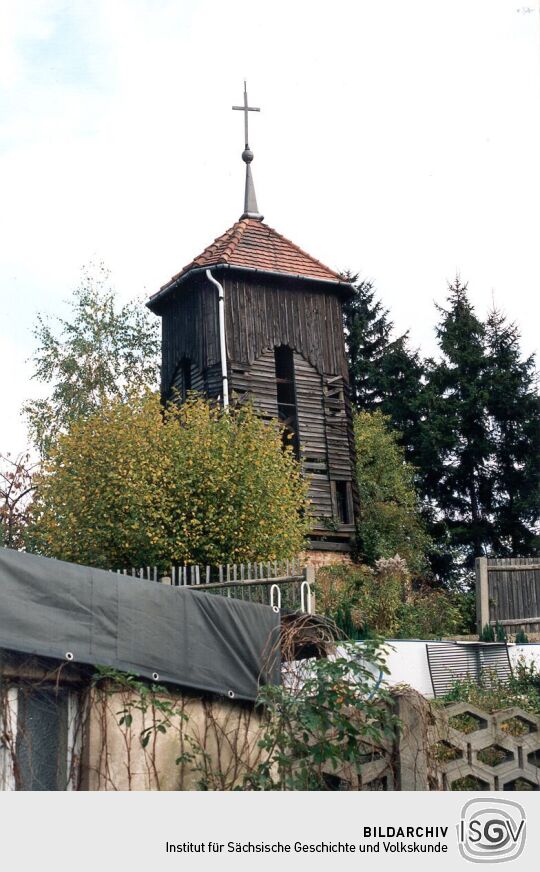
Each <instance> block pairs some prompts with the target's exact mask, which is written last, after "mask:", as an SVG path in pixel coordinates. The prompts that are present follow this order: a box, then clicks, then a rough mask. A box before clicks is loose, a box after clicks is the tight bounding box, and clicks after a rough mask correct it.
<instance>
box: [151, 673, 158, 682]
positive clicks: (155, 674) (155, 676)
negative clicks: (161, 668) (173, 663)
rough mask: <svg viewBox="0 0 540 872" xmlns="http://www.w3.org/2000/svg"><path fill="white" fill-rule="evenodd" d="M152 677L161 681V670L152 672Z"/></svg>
mask: <svg viewBox="0 0 540 872" xmlns="http://www.w3.org/2000/svg"><path fill="white" fill-rule="evenodd" d="M152 678H153V679H154V681H159V672H152Z"/></svg>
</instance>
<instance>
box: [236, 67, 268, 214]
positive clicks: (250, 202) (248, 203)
mask: <svg viewBox="0 0 540 872" xmlns="http://www.w3.org/2000/svg"><path fill="white" fill-rule="evenodd" d="M232 108H233V109H238V110H240V111H241V112H243V113H244V134H245V136H244V139H245V148H244V151H243V152H242V160H243V161H244V163H245V165H246V190H245V193H244V212H243V214H242V215H241V216H240V219H242V218H257V219H258V220H259V221H262V220H263V217H264V216H263V215H261V213H260V212H259V208H258V206H257V197H256V196H255V185H254V184H253V176H252V175H251V166H250V164H251V161H252V160H253V152H252V151H251V149H250V147H249V136H248V112H260V111H261V110H260V109H259V108H258V107H256V106H249V105H248V95H247V86H246V82H245V81H244V105H243V106H233V107H232Z"/></svg>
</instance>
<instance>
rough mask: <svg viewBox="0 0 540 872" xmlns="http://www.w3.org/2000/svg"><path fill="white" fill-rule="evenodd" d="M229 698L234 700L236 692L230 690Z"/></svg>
mask: <svg viewBox="0 0 540 872" xmlns="http://www.w3.org/2000/svg"><path fill="white" fill-rule="evenodd" d="M227 696H228V697H229V699H234V690H229V691H228V692H227Z"/></svg>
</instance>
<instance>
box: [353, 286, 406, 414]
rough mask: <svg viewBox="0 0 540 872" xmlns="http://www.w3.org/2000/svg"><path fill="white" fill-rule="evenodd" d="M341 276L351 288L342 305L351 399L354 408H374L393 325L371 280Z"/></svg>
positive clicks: (370, 409)
mask: <svg viewBox="0 0 540 872" xmlns="http://www.w3.org/2000/svg"><path fill="white" fill-rule="evenodd" d="M344 278H345V279H346V280H347V281H349V282H351V283H352V284H353V285H354V289H355V290H354V295H353V296H352V297H351V298H350V299H349V300H347V301H346V302H345V304H344V307H343V317H344V327H345V341H346V346H347V357H348V364H349V383H350V388H351V400H352V402H353V404H354V405H355V406H356V407H357V408H358V409H361V410H362V411H364V412H374V411H375V410H376V409H377V408H379V406H380V403H381V399H382V396H381V388H382V385H381V381H380V368H379V367H380V362H381V358H382V357H383V356H384V353H385V351H386V349H387V348H388V345H389V343H390V334H391V332H392V328H393V326H394V325H393V324H392V322H391V321H389V320H388V310H387V309H385V308H384V307H383V305H382V303H381V301H380V300H378V299H377V298H376V297H375V290H374V288H373V284H372V282H370V281H366V280H364V281H361V282H358V283H356V281H357V276H352V275H351V274H350V273H346V274H345V276H344Z"/></svg>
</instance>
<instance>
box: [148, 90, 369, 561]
mask: <svg viewBox="0 0 540 872" xmlns="http://www.w3.org/2000/svg"><path fill="white" fill-rule="evenodd" d="M233 108H235V109H242V110H243V111H244V113H245V149H244V152H243V154H242V158H243V160H244V162H245V164H246V186H245V198H244V212H243V214H242V216H241V217H240V219H239V220H238V221H237V222H236V223H235V224H233V226H232V227H230V228H229V229H228V230H227V231H226V232H225V233H224V234H223V235H222V236H220V237H218V238H217V239H216V240H215V241H214V242H213V243H212V244H211V245H210V246H208V248H206V249H205V250H204V251H203V252H202V254H200V255H199V256H198V257H196V258H194V260H192V261H191V262H190V263H189V264H188V265H187V266H185V267H184V269H182V270H181V272H179V273H178V274H177V275H176V276H174V277H173V278H172V279H171V280H170V281H169V282H167V284H165V285H164V286H163V287H162V288H161V289H160V290H159V291H158V292H157V293H156V294H154V296H153V297H152V298H151V299H150V300H149V302H148V306H149V308H150V309H151V311H152V312H155V313H156V314H157V315H159V316H160V317H161V319H162V394H163V396H164V398H168V397H170V396H171V395H172V394H173V392H174V390H176V391H177V392H178V393H179V395H180V396H181V397H185V396H186V394H187V392H188V391H190V390H191V391H199V392H200V393H201V394H204V395H206V396H208V397H210V398H214V399H219V400H220V401H222V402H223V401H225V403H227V402H228V397H231V399H237V400H240V401H241V400H242V399H246V398H250V399H251V400H252V401H253V403H254V405H255V407H256V408H258V409H259V410H260V412H261V414H262V415H264V416H265V417H273V418H278V419H279V420H280V421H282V422H283V423H284V424H285V426H286V427H287V428H288V430H289V431H290V433H291V434H292V440H293V446H294V450H295V452H296V454H297V456H298V458H299V460H300V461H301V463H302V467H303V469H304V471H305V473H306V474H307V475H309V476H310V479H311V488H310V498H311V500H312V512H313V514H314V516H315V518H316V521H315V525H314V529H313V531H312V535H311V539H312V546H313V547H314V548H317V549H326V550H332V551H346V550H349V549H350V548H351V544H352V541H353V539H354V530H355V514H356V505H357V499H356V491H355V487H354V441H353V433H352V418H351V409H350V403H349V385H348V371H347V363H346V358H345V344H344V334H343V318H342V301H343V300H344V299H345V298H346V297H347V295H349V294H350V293H351V286H350V285H349V284H348V283H347V282H345V281H343V280H342V278H341V277H340V276H339V275H338V274H337V273H336V272H334V271H333V270H331V269H329V268H328V267H326V266H324V265H323V264H322V263H320V261H318V260H316V259H315V258H313V257H311V256H310V255H308V254H306V252H304V251H302V249H300V248H299V247H298V246H297V245H295V244H294V243H293V242H291V241H290V240H288V239H286V238H285V237H283V236H281V235H280V234H279V233H277V232H276V231H275V230H273V229H272V228H271V227H269V226H268V225H267V224H265V223H264V222H263V216H262V215H261V214H260V213H259V211H258V207H257V201H256V197H255V189H254V185H253V179H252V175H251V162H252V160H253V153H252V152H251V150H250V148H249V145H248V136H247V118H248V112H249V111H258V110H255V109H253V108H252V107H249V106H248V102H247V93H246V91H245V89H244V105H243V106H242V107H233ZM223 351H224V353H223Z"/></svg>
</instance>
